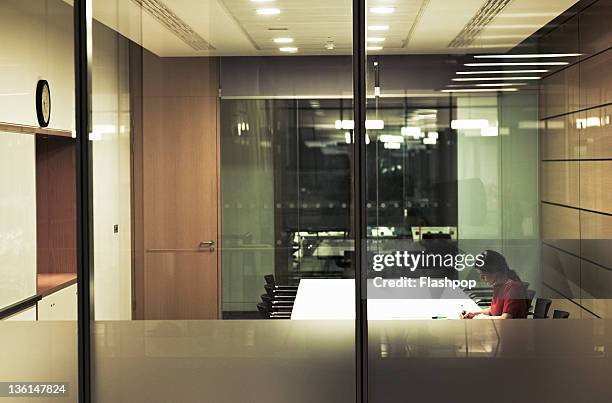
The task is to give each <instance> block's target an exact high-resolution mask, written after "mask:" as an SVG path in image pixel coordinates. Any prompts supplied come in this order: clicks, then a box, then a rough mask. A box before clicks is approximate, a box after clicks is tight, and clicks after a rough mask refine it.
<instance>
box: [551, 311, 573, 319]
mask: <svg viewBox="0 0 612 403" xmlns="http://www.w3.org/2000/svg"><path fill="white" fill-rule="evenodd" d="M567 318H569V312H566V311H558V310H556V309H555V311H554V312H553V319H567Z"/></svg>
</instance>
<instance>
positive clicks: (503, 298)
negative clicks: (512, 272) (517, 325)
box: [491, 279, 529, 319]
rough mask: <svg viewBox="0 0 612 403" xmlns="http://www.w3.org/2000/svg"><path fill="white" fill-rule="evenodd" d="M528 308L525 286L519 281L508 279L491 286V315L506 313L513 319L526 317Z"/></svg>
mask: <svg viewBox="0 0 612 403" xmlns="http://www.w3.org/2000/svg"><path fill="white" fill-rule="evenodd" d="M528 308H529V307H528V306H527V293H526V292H525V286H524V285H523V283H521V282H520V281H516V280H510V279H508V280H506V282H505V283H503V284H499V285H495V286H494V287H493V300H492V301H491V316H501V315H502V314H504V313H508V314H510V315H511V316H512V318H515V319H516V318H526V317H527V310H528Z"/></svg>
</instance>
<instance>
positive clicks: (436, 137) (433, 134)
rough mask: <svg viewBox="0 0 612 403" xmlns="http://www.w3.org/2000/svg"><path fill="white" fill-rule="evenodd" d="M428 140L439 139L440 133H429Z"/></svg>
mask: <svg viewBox="0 0 612 403" xmlns="http://www.w3.org/2000/svg"><path fill="white" fill-rule="evenodd" d="M427 138H429V139H436V140H437V139H438V132H427Z"/></svg>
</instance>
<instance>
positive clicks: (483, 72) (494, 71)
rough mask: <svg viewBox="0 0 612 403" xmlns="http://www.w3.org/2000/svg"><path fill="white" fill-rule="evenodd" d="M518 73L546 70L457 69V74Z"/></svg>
mask: <svg viewBox="0 0 612 403" xmlns="http://www.w3.org/2000/svg"><path fill="white" fill-rule="evenodd" d="M518 73H523V74H525V73H548V70H484V71H458V72H457V74H518Z"/></svg>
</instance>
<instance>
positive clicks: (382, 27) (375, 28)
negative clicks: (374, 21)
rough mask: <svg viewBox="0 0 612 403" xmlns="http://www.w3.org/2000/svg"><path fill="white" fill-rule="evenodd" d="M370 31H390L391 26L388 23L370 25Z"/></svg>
mask: <svg viewBox="0 0 612 403" xmlns="http://www.w3.org/2000/svg"><path fill="white" fill-rule="evenodd" d="M368 30H369V31H388V30H389V26H388V25H370V26H369V27H368Z"/></svg>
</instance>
